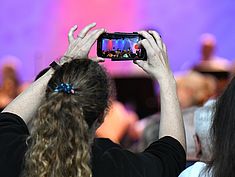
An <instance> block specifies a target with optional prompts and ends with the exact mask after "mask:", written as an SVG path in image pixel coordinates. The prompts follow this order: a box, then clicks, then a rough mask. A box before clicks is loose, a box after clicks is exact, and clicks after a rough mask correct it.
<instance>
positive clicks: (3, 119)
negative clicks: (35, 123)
mask: <svg viewBox="0 0 235 177" xmlns="http://www.w3.org/2000/svg"><path fill="white" fill-rule="evenodd" d="M28 136H29V132H28V129H27V126H26V124H25V123H24V121H23V120H22V119H21V118H20V117H18V116H17V115H15V114H11V113H1V114H0V174H1V175H3V176H18V174H19V173H20V171H21V167H22V166H21V165H22V163H23V158H24V154H25V152H26V150H27V145H26V139H27V137H28Z"/></svg>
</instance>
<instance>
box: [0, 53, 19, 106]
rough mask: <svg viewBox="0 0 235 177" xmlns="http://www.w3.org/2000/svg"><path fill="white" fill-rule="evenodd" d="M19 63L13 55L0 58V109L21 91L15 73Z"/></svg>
mask: <svg viewBox="0 0 235 177" xmlns="http://www.w3.org/2000/svg"><path fill="white" fill-rule="evenodd" d="M19 65H20V61H19V59H18V58H16V57H15V56H10V55H9V56H5V57H3V58H2V59H1V86H0V111H1V110H3V109H4V108H5V107H6V105H7V104H8V103H10V102H11V101H12V100H13V99H14V98H15V97H16V96H17V95H18V94H19V93H20V92H21V87H20V80H19V78H18V73H17V70H18V68H19Z"/></svg>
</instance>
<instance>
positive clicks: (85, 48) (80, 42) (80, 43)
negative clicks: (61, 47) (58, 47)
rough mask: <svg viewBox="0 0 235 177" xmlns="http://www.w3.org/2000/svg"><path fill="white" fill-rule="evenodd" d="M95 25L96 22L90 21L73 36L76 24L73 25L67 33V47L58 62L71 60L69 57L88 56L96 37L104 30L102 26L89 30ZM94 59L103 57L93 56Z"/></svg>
mask: <svg viewBox="0 0 235 177" xmlns="http://www.w3.org/2000/svg"><path fill="white" fill-rule="evenodd" d="M95 26H96V23H91V24H89V25H87V26H86V27H85V28H83V29H82V30H81V32H80V33H79V34H78V35H77V37H74V32H75V31H76V30H77V25H75V26H73V27H72V28H71V29H70V31H69V33H68V40H69V47H68V49H67V51H66V53H65V56H67V57H63V58H62V59H61V62H60V63H65V62H68V61H69V60H71V58H76V59H79V58H80V59H81V58H88V54H89V52H90V49H91V47H92V46H93V44H94V43H95V41H96V40H97V39H98V37H99V36H100V35H101V34H102V33H104V32H105V29H104V28H100V29H96V30H93V31H91V32H89V31H90V30H91V29H92V28H94V27H95ZM93 60H95V61H98V62H99V61H104V59H103V58H100V57H95V58H93Z"/></svg>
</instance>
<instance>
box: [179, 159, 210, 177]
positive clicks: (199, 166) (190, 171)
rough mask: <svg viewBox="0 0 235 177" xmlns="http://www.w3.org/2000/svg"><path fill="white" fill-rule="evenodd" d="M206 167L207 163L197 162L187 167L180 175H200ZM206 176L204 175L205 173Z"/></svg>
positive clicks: (193, 176) (185, 176)
mask: <svg viewBox="0 0 235 177" xmlns="http://www.w3.org/2000/svg"><path fill="white" fill-rule="evenodd" d="M204 167H206V164H205V163H203V162H196V163H195V164H193V165H192V166H190V167H188V168H186V169H185V170H184V171H183V172H182V173H181V174H180V175H179V177H199V174H200V173H201V171H202V170H203V168H204ZM203 176H204V175H203Z"/></svg>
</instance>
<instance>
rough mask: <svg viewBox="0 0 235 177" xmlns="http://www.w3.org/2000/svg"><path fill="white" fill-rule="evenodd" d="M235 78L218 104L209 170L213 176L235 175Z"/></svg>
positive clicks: (213, 128) (212, 132)
mask: <svg viewBox="0 0 235 177" xmlns="http://www.w3.org/2000/svg"><path fill="white" fill-rule="evenodd" d="M234 105H235V78H233V79H232V81H231V82H230V84H229V85H228V87H227V88H226V90H225V91H224V93H223V94H222V95H221V97H220V98H219V99H218V101H217V103H216V110H215V115H214V120H213V123H212V128H211V137H212V161H211V163H210V164H209V167H208V168H209V169H212V172H213V176H215V177H224V176H234V174H235V162H234V159H235V132H234V131H235V109H234Z"/></svg>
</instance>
